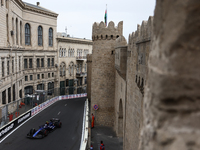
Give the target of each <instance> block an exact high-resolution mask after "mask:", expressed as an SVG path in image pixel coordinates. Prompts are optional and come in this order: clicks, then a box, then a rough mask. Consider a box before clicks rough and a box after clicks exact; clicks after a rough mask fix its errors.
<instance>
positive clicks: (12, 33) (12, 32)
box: [11, 18, 15, 44]
mask: <svg viewBox="0 0 200 150" xmlns="http://www.w3.org/2000/svg"><path fill="white" fill-rule="evenodd" d="M11 36H12V37H11V38H12V42H13V44H14V42H15V41H14V18H12V31H11Z"/></svg>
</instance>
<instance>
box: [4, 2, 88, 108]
mask: <svg viewBox="0 0 200 150" xmlns="http://www.w3.org/2000/svg"><path fill="white" fill-rule="evenodd" d="M57 16H58V14H56V13H55V12H52V11H50V10H48V9H45V8H43V7H42V6H40V3H39V2H37V3H36V4H35V5H33V4H29V3H26V2H22V1H21V0H13V1H11V0H1V6H0V23H1V26H0V35H1V36H0V106H2V105H5V104H8V103H11V102H13V101H15V100H18V99H20V98H23V97H24V96H25V95H27V94H29V95H30V94H33V93H35V91H36V90H51V89H53V88H59V87H61V88H62V90H61V94H69V93H70V94H72V93H81V92H85V91H86V86H87V69H86V68H87V63H86V55H87V54H89V53H92V41H91V40H86V39H79V38H71V37H67V36H65V35H64V36H63V35H61V33H58V34H57Z"/></svg>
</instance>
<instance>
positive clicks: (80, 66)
mask: <svg viewBox="0 0 200 150" xmlns="http://www.w3.org/2000/svg"><path fill="white" fill-rule="evenodd" d="M79 68H80V73H82V64H80V65H79Z"/></svg>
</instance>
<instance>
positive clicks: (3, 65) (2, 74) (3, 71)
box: [1, 60, 4, 77]
mask: <svg viewBox="0 0 200 150" xmlns="http://www.w3.org/2000/svg"><path fill="white" fill-rule="evenodd" d="M1 67H2V68H1V69H2V77H4V61H3V60H2V65H1Z"/></svg>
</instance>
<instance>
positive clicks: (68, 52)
mask: <svg viewBox="0 0 200 150" xmlns="http://www.w3.org/2000/svg"><path fill="white" fill-rule="evenodd" d="M70 52H71V50H70V49H69V50H68V57H70Z"/></svg>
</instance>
